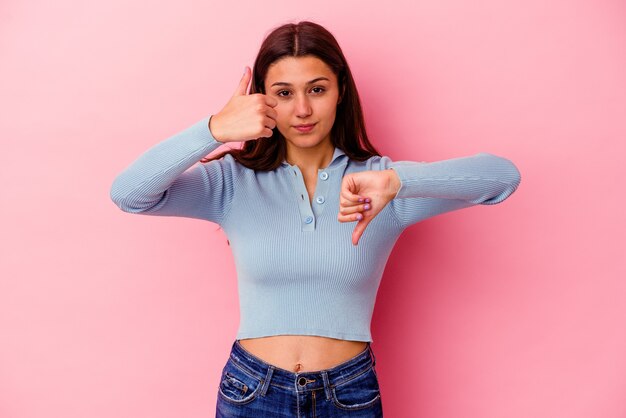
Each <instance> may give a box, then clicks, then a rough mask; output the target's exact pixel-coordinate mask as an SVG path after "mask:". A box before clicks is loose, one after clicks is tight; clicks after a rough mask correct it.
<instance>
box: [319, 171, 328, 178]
mask: <svg viewBox="0 0 626 418" xmlns="http://www.w3.org/2000/svg"><path fill="white" fill-rule="evenodd" d="M320 178H321V179H322V180H326V179H327V178H328V173H327V172H325V171H322V172H321V173H320Z"/></svg>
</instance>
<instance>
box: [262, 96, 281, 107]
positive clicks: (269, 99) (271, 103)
mask: <svg viewBox="0 0 626 418" xmlns="http://www.w3.org/2000/svg"><path fill="white" fill-rule="evenodd" d="M264 96H265V104H267V105H268V106H271V107H276V106H277V105H278V100H276V99H275V98H273V97H272V96H268V95H267V94H265V95H264Z"/></svg>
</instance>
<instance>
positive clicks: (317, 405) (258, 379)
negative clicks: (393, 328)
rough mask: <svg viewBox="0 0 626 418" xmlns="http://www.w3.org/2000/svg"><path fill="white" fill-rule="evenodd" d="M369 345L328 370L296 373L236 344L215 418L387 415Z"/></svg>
mask: <svg viewBox="0 0 626 418" xmlns="http://www.w3.org/2000/svg"><path fill="white" fill-rule="evenodd" d="M375 365H376V357H375V356H374V352H373V351H372V347H371V344H370V343H369V342H368V343H367V348H366V349H365V350H363V351H362V352H361V353H360V354H357V355H356V356H354V357H352V358H351V359H349V360H346V361H345V362H343V363H341V364H339V365H337V366H335V367H333V368H330V369H325V370H318V371H314V372H299V373H293V372H290V371H289V370H285V369H281V368H280V367H276V366H273V365H271V364H269V363H266V362H264V361H263V360H261V359H260V358H258V357H255V356H254V355H253V354H252V353H250V352H249V351H247V350H246V349H244V348H243V346H242V345H241V344H240V343H239V340H235V342H234V343H233V346H232V349H231V352H230V356H229V358H228V361H227V362H226V365H225V366H224V369H223V370H222V376H221V380H220V384H219V387H218V391H217V412H216V417H217V418H231V417H237V418H248V417H251V418H264V417H271V418H281V417H285V418H287V417H289V418H291V417H299V418H323V417H333V418H337V417H354V418H356V417H359V418H378V417H382V416H383V407H382V402H381V398H380V388H379V386H378V377H377V375H376V369H375Z"/></svg>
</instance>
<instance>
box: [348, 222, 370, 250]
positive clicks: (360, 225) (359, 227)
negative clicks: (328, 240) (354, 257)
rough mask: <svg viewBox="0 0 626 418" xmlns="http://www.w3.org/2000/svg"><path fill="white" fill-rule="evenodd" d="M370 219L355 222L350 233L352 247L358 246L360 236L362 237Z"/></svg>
mask: <svg viewBox="0 0 626 418" xmlns="http://www.w3.org/2000/svg"><path fill="white" fill-rule="evenodd" d="M370 221H371V219H365V218H363V219H361V220H360V221H358V222H357V224H356V226H355V227H354V230H353V231H352V245H355V246H356V245H358V244H359V239H361V235H363V231H365V228H367V225H368V224H369V223H370Z"/></svg>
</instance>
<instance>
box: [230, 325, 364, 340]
mask: <svg viewBox="0 0 626 418" xmlns="http://www.w3.org/2000/svg"><path fill="white" fill-rule="evenodd" d="M274 335H314V336H320V337H328V338H336V339H338V340H349V341H364V342H373V340H372V337H371V335H370V334H358V333H354V332H341V331H331V330H327V329H316V328H305V329H302V328H300V329H289V328H287V329H281V330H255V331H249V332H245V331H240V332H238V333H237V337H236V338H237V339H238V340H242V339H246V338H258V337H270V336H274Z"/></svg>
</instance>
